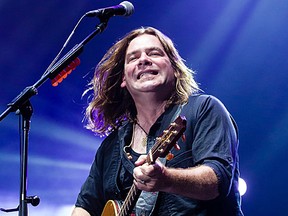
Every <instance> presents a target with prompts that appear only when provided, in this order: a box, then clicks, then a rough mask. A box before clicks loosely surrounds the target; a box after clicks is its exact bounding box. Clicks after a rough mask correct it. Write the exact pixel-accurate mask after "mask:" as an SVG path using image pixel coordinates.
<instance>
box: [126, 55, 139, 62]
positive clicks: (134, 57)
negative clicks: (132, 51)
mask: <svg viewBox="0 0 288 216" xmlns="http://www.w3.org/2000/svg"><path fill="white" fill-rule="evenodd" d="M136 59H137V57H136V56H135V55H131V56H129V57H128V58H127V62H131V61H135V60H136Z"/></svg>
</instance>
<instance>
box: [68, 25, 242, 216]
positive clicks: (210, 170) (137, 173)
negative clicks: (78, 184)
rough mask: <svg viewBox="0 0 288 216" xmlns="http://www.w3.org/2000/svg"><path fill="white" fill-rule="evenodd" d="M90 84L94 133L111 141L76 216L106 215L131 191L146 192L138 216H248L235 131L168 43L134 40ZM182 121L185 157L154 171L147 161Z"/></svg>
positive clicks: (150, 36) (114, 50) (109, 56)
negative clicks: (243, 208) (109, 205)
mask: <svg viewBox="0 0 288 216" xmlns="http://www.w3.org/2000/svg"><path fill="white" fill-rule="evenodd" d="M90 84H91V89H93V90H94V97H93V99H92V100H91V102H90V104H89V106H88V108H87V110H86V115H87V118H88V128H90V129H91V130H93V131H94V132H95V133H97V134H99V135H108V136H107V137H106V138H105V140H104V141H103V143H102V144H101V146H100V147H99V149H98V151H97V153H96V156H95V160H94V162H93V165H92V167H91V170H90V174H89V176H88V178H87V180H86V181H85V183H84V184H83V186H82V189H81V191H80V193H79V196H78V199H77V202H76V207H75V209H74V210H73V213H72V215H73V216H85V215H101V212H102V211H103V208H104V205H105V203H106V202H107V201H108V200H119V201H123V200H124V199H125V197H126V196H127V192H128V191H129V188H130V187H131V185H132V184H134V186H135V187H136V188H138V189H140V190H141V191H143V192H142V194H141V195H140V197H139V199H138V201H137V203H136V207H135V208H134V210H133V214H136V215H165V216H167V215H169V216H171V215H177V216H178V215H187V216H188V215H189V216H191V215H225V216H228V215H231V216H232V215H242V211H241V208H240V196H239V192H238V187H237V186H238V177H239V170H238V154H237V149H238V131H237V127H236V124H235V122H234V120H233V119H232V117H231V116H230V114H229V113H228V111H227V110H226V108H225V107H224V105H223V104H222V103H221V102H220V101H219V100H218V99H216V98H215V97H213V96H209V95H204V94H203V95H201V94H198V92H199V87H198V85H197V83H196V82H195V80H194V79H193V71H192V70H190V69H189V68H187V67H186V65H185V64H184V62H183V60H182V59H181V57H180V55H179V54H178V52H177V50H176V49H175V47H174V45H173V43H172V41H171V40H170V39H169V38H168V37H167V36H165V35H164V34H163V33H161V32H160V31H158V30H156V29H154V28H151V27H147V28H139V29H136V30H134V31H132V32H130V33H128V34H127V35H126V36H125V37H124V38H123V39H121V40H120V41H118V42H117V43H116V44H115V45H114V46H112V47H111V48H110V50H108V52H107V53H106V54H105V56H104V57H103V59H102V60H101V61H100V63H99V64H98V66H97V69H96V72H95V76H94V78H93V79H92V81H91V83H90ZM179 115H181V116H185V117H186V119H187V128H186V131H185V136H186V139H185V140H179V146H180V150H176V149H173V150H172V153H173V154H174V158H173V159H171V160H169V161H168V160H165V159H160V160H157V162H156V163H154V164H150V165H149V164H148V163H146V162H145V161H146V156H145V155H146V154H147V153H148V151H149V149H150V148H151V147H152V146H153V144H154V143H155V139H156V137H159V136H160V135H161V134H162V132H163V130H164V129H166V128H167V127H168V125H169V124H170V123H171V122H173V121H174V120H175V119H176V118H177V116H179ZM104 215H110V214H104Z"/></svg>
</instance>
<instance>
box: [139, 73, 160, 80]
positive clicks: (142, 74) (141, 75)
mask: <svg viewBox="0 0 288 216" xmlns="http://www.w3.org/2000/svg"><path fill="white" fill-rule="evenodd" d="M146 74H152V75H157V74H158V73H157V72H156V71H147V72H144V73H141V74H140V75H139V76H138V79H140V78H142V77H143V76H144V75H146Z"/></svg>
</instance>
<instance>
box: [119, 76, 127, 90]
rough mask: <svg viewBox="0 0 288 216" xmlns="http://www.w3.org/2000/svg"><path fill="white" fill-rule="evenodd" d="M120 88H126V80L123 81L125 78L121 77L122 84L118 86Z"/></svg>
mask: <svg viewBox="0 0 288 216" xmlns="http://www.w3.org/2000/svg"><path fill="white" fill-rule="evenodd" d="M120 87H121V88H125V87H126V79H125V76H124V75H123V77H122V83H121V84H120Z"/></svg>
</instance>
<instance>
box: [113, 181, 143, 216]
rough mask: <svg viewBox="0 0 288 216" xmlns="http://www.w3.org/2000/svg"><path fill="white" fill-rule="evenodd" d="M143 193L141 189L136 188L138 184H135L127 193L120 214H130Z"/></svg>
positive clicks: (120, 215)
mask: <svg viewBox="0 0 288 216" xmlns="http://www.w3.org/2000/svg"><path fill="white" fill-rule="evenodd" d="M140 194H141V190H139V189H138V188H136V186H135V185H134V184H133V185H132V186H131V188H130V190H129V193H128V194H127V197H126V199H125V200H124V202H123V204H122V206H121V209H120V212H119V214H118V216H127V215H129V214H130V213H131V212H132V210H133V208H134V206H135V205H136V202H137V200H138V198H139V196H140Z"/></svg>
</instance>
